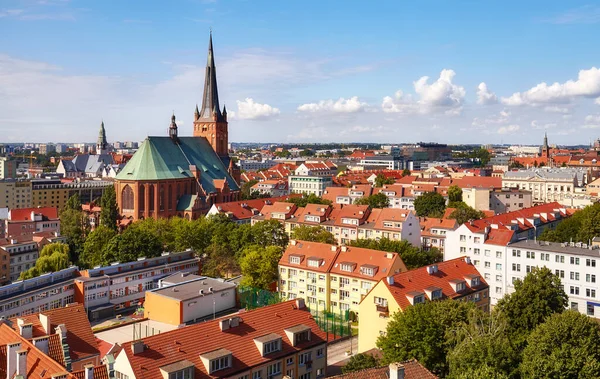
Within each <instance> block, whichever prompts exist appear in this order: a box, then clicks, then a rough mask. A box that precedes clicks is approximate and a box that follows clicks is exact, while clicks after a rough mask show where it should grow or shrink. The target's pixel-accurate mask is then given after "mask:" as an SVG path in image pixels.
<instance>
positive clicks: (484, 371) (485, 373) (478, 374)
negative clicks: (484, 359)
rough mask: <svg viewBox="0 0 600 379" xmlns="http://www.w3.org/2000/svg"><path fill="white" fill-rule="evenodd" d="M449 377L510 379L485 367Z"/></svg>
mask: <svg viewBox="0 0 600 379" xmlns="http://www.w3.org/2000/svg"><path fill="white" fill-rule="evenodd" d="M449 377H450V378H452V379H510V377H509V376H508V375H506V374H504V373H502V372H499V371H498V370H496V369H494V368H491V367H490V366H485V365H484V366H479V367H473V368H469V369H467V370H465V371H463V372H460V373H458V374H456V375H451V376H449Z"/></svg>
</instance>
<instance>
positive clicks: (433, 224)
mask: <svg viewBox="0 0 600 379" xmlns="http://www.w3.org/2000/svg"><path fill="white" fill-rule="evenodd" d="M419 223H420V224H421V236H427V237H438V238H446V236H445V235H443V234H436V233H432V232H431V229H447V230H454V229H456V228H457V227H458V223H457V222H456V220H449V219H444V218H435V217H423V218H421V219H420V220H419Z"/></svg>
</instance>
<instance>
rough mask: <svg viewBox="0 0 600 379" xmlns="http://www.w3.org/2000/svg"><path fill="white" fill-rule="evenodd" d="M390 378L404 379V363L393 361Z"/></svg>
mask: <svg viewBox="0 0 600 379" xmlns="http://www.w3.org/2000/svg"><path fill="white" fill-rule="evenodd" d="M390 379H404V365H402V364H400V363H391V364H390Z"/></svg>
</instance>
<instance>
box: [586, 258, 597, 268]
mask: <svg viewBox="0 0 600 379" xmlns="http://www.w3.org/2000/svg"><path fill="white" fill-rule="evenodd" d="M585 265H586V266H588V267H596V260H595V259H586V260H585Z"/></svg>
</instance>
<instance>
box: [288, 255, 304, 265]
mask: <svg viewBox="0 0 600 379" xmlns="http://www.w3.org/2000/svg"><path fill="white" fill-rule="evenodd" d="M303 257H304V256H302V255H290V263H291V264H295V265H299V264H300V263H302V258H303Z"/></svg>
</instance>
